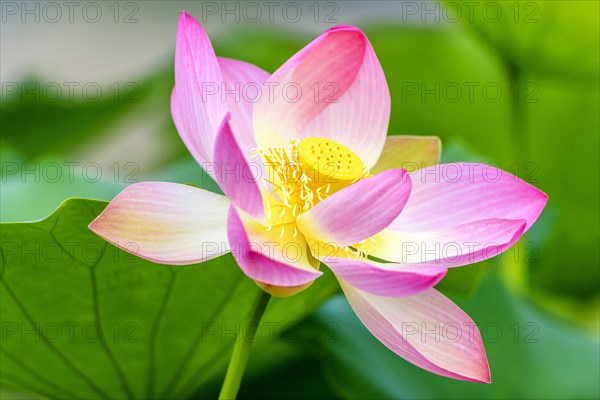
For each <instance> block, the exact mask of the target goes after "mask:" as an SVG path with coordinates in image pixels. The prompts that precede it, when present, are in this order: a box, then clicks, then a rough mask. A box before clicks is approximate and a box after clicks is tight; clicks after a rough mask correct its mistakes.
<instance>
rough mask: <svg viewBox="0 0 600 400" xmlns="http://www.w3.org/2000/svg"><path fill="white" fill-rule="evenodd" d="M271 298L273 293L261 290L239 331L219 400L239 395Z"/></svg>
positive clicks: (228, 399)
mask: <svg viewBox="0 0 600 400" xmlns="http://www.w3.org/2000/svg"><path fill="white" fill-rule="evenodd" d="M270 299H271V295H270V294H268V293H266V292H263V291H262V290H261V291H260V294H259V295H258V296H257V298H256V300H255V301H254V304H253V306H252V308H251V309H250V311H249V312H248V315H247V316H246V319H245V321H244V324H243V325H242V326H241V329H240V331H239V332H238V335H237V338H236V342H235V346H233V352H232V353H231V360H229V366H228V367H227V373H226V374H225V380H224V381H223V386H222V387H221V393H219V400H226V399H227V400H230V399H235V398H236V397H237V394H238V391H239V390H240V384H241V383H242V377H243V376H244V370H245V369H246V364H247V363H248V357H249V356H250V347H251V346H252V343H253V342H254V336H255V335H256V329H257V328H258V324H259V322H260V319H261V317H262V315H263V313H264V312H265V309H266V308H267V304H268V303H269V300H270ZM244 328H246V329H244Z"/></svg>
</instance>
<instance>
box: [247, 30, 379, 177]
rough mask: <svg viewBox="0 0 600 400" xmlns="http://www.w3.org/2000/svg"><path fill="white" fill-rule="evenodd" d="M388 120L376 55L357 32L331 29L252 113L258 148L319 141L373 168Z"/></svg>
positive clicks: (274, 79) (268, 86) (285, 69)
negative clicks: (340, 147)
mask: <svg viewBox="0 0 600 400" xmlns="http://www.w3.org/2000/svg"><path fill="white" fill-rule="evenodd" d="M389 116H390V94H389V90H388V87H387V83H386V80H385V76H384V74H383V70H382V69H381V65H380V64H379V61H378V60H377V57H376V55H375V52H374V51H373V48H372V46H371V44H370V43H369V41H368V39H367V37H366V36H365V35H364V33H362V32H361V31H360V30H359V29H358V28H356V27H352V26H339V27H335V28H332V29H329V30H328V31H326V32H325V33H323V34H322V35H321V36H319V37H318V38H317V39H315V40H314V41H313V42H312V43H310V44H309V45H308V46H306V47H305V48H304V49H302V50H300V52H298V53H297V54H296V55H294V56H293V57H292V58H290V59H289V60H288V61H287V62H286V63H285V64H284V65H283V66H282V67H281V68H279V69H278V70H277V71H276V72H275V73H274V74H273V75H272V76H271V77H270V78H269V79H268V81H267V82H266V83H265V86H264V87H263V92H262V95H261V98H260V100H259V101H258V103H257V104H256V107H255V108H254V128H255V132H256V137H257V142H258V145H259V146H260V147H265V146H269V145H275V144H286V143H288V142H289V140H290V139H293V138H298V139H301V138H305V137H320V138H327V139H331V140H333V141H336V142H338V143H341V144H343V145H344V146H346V147H348V148H349V149H350V150H352V151H354V152H355V153H356V154H357V155H358V156H359V157H360V158H361V159H362V160H363V162H365V164H366V165H367V167H369V168H370V167H372V166H373V165H374V164H375V161H377V158H378V157H379V154H380V153H381V149H382V148H383V144H384V142H385V136H386V132H387V127H388V123H389Z"/></svg>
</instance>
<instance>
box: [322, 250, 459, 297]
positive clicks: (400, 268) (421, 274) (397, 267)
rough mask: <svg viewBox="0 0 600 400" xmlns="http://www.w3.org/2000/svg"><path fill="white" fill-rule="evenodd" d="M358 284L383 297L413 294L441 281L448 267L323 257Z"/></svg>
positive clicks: (340, 274)
mask: <svg viewBox="0 0 600 400" xmlns="http://www.w3.org/2000/svg"><path fill="white" fill-rule="evenodd" d="M321 261H323V262H324V263H325V264H326V265H327V266H328V267H329V269H331V270H332V271H333V272H334V273H335V274H336V275H337V276H339V277H340V278H342V279H343V280H344V281H346V282H348V283H349V284H350V285H352V286H354V287H355V288H358V289H361V290H364V291H366V292H369V293H372V294H375V295H378V296H383V297H403V296H412V295H414V294H417V293H420V292H423V291H425V290H427V289H430V288H432V287H434V286H435V285H437V283H438V282H439V281H440V280H441V279H442V278H443V277H444V275H446V272H447V271H448V270H447V269H445V268H440V267H438V266H432V265H411V264H394V263H387V264H386V263H380V262H376V261H372V260H368V259H366V258H361V259H349V258H342V257H323V258H322V259H321Z"/></svg>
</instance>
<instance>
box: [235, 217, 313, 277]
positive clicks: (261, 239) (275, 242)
mask: <svg viewBox="0 0 600 400" xmlns="http://www.w3.org/2000/svg"><path fill="white" fill-rule="evenodd" d="M280 228H282V226H279V227H276V228H274V229H272V230H270V231H268V230H267V229H266V228H265V227H264V226H263V225H262V224H260V223H259V222H257V221H256V220H253V219H252V218H249V217H247V216H245V215H244V214H243V213H241V212H238V211H236V209H235V207H233V206H232V207H231V208H230V210H229V218H228V227H227V233H228V236H229V243H230V245H231V249H232V250H231V252H232V253H233V256H234V257H235V260H236V261H237V263H238V265H239V266H240V268H241V269H242V271H244V273H245V274H246V275H248V276H249V277H250V278H252V279H254V280H255V281H258V282H261V283H264V284H267V285H274V286H299V285H304V284H307V283H310V282H312V281H314V280H315V279H316V278H318V277H319V276H321V275H322V272H319V271H318V270H316V269H315V267H314V266H313V265H312V264H311V261H310V260H309V259H308V257H309V252H308V245H307V243H306V241H305V240H304V239H303V238H302V236H301V235H296V236H295V237H294V236H293V229H294V227H293V224H288V225H287V227H286V230H285V231H284V233H283V235H281V230H280Z"/></svg>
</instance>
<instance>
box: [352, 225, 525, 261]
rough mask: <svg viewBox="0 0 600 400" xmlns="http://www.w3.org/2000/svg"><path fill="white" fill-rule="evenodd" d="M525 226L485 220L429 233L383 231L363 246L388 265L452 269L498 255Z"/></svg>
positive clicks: (518, 235)
mask: <svg viewBox="0 0 600 400" xmlns="http://www.w3.org/2000/svg"><path fill="white" fill-rule="evenodd" d="M525 226H526V223H525V221H524V220H511V219H486V220H481V221H473V222H468V223H466V224H461V225H456V226H451V227H448V228H442V229H440V230H437V231H430V232H401V231H395V230H391V229H386V230H384V231H383V232H381V234H380V235H378V236H377V237H376V238H375V241H367V242H365V244H364V246H365V251H366V252H367V253H368V254H371V255H373V256H375V257H378V258H381V259H384V260H387V261H393V262H398V263H409V264H423V263H424V264H427V265H432V266H437V267H438V268H441V267H443V268H451V267H459V266H462V265H467V264H473V263H476V262H478V261H482V260H485V259H488V258H491V257H494V256H496V255H498V254H499V253H501V252H503V251H504V250H506V249H508V248H509V247H511V246H512V245H513V244H514V243H515V242H517V241H518V240H519V238H520V237H521V236H522V235H523V232H524V231H525Z"/></svg>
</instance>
